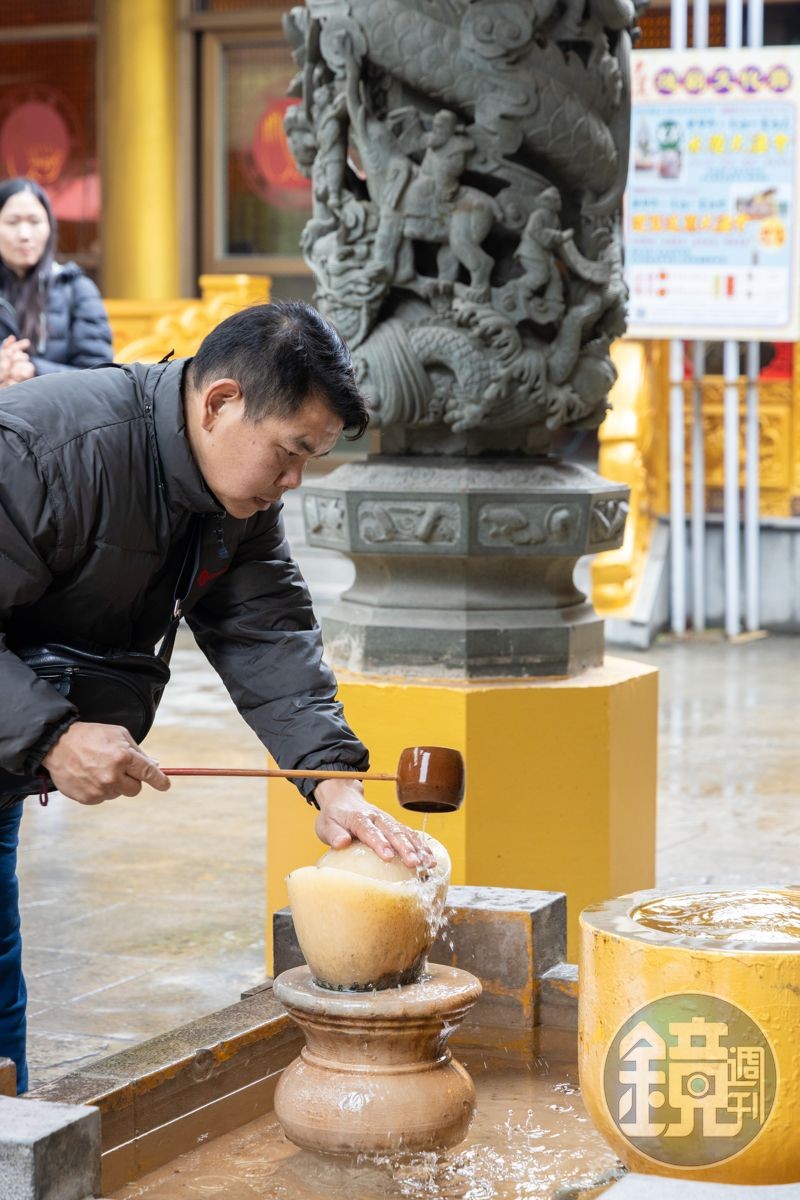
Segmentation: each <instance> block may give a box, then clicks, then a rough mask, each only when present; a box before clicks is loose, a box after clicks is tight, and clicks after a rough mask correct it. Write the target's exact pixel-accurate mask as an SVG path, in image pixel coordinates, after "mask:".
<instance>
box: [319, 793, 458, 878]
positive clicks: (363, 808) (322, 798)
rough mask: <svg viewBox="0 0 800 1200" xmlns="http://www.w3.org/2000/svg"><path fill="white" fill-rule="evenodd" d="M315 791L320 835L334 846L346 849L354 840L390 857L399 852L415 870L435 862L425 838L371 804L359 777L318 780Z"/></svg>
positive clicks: (408, 865)
mask: <svg viewBox="0 0 800 1200" xmlns="http://www.w3.org/2000/svg"><path fill="white" fill-rule="evenodd" d="M314 795H315V796H316V798H317V804H318V805H319V816H318V817H317V824H316V831H317V837H318V838H319V839H320V841H322V842H325V843H326V844H327V845H328V846H331V847H332V848H333V849H334V850H343V849H344V847H345V846H349V845H350V843H351V842H363V843H364V845H365V846H369V847H370V848H371V849H372V850H374V851H375V853H376V854H377V855H379V856H380V858H383V859H385V860H387V861H388V860H389V859H391V858H394V856H395V855H396V854H397V855H399V856H400V858H401V859H402V861H403V862H404V863H405V865H406V866H407V867H410V868H411V869H412V870H416V869H417V867H420V866H422V867H428V868H430V867H434V866H435V865H436V859H435V858H434V856H433V854H432V853H431V851H430V850H429V849H428V847H427V845H426V844H425V839H424V838H423V837H421V835H420V834H419V833H417V832H416V830H414V829H409V828H408V826H407V825H401V823H400V822H399V821H397V820H395V818H394V817H390V816H389V814H388V813H385V812H383V811H382V810H381V809H380V808H376V807H375V805H374V804H368V803H367V801H366V800H365V799H364V789H363V787H362V786H361V784H360V782H359V781H358V780H355V779H325V780H324V781H323V782H322V783H318V784H317V786H316V788H315V790H314Z"/></svg>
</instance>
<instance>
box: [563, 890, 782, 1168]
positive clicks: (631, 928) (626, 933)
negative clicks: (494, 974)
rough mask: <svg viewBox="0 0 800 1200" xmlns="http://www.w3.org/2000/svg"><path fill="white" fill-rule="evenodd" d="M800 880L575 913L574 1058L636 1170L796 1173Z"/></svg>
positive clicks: (619, 1149)
mask: <svg viewBox="0 0 800 1200" xmlns="http://www.w3.org/2000/svg"><path fill="white" fill-rule="evenodd" d="M798 1028H800V890H798V889H792V888H788V889H782V888H777V887H775V888H752V889H739V890H727V891H722V890H719V889H715V888H694V889H692V890H691V891H689V890H688V889H687V890H685V891H683V892H670V893H663V892H656V891H648V892H639V893H634V894H632V895H629V896H622V897H620V898H619V899H617V900H612V901H609V902H607V903H605V904H601V905H597V906H595V907H592V908H589V909H587V910H585V911H584V912H583V913H582V914H581V957H580V997H579V1060H580V1076H581V1088H582V1091H583V1098H584V1102H585V1104H586V1108H587V1110H588V1112H589V1115H590V1116H591V1118H592V1120H593V1121H594V1123H595V1125H596V1126H597V1127H598V1129H599V1130H600V1131H601V1132H602V1134H603V1136H604V1137H605V1138H606V1139H607V1141H608V1142H609V1143H610V1145H611V1146H612V1147H613V1149H614V1150H615V1152H616V1153H617V1154H619V1156H620V1158H621V1159H622V1160H623V1162H624V1163H625V1164H626V1165H627V1166H628V1167H629V1168H631V1169H632V1170H635V1171H643V1172H647V1173H650V1174H659V1175H669V1176H673V1177H676V1178H682V1179H696V1180H698V1181H708V1182H711V1181H713V1182H719V1183H736V1184H744V1185H755V1184H782V1183H795V1182H800V1139H798V1137H797V1113H798V1103H799V1102H800V1039H798V1037H797V1030H798Z"/></svg>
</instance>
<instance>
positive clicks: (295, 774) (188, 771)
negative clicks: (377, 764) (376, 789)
mask: <svg viewBox="0 0 800 1200" xmlns="http://www.w3.org/2000/svg"><path fill="white" fill-rule="evenodd" d="M160 769H161V772H162V774H163V775H219V776H223V777H225V778H234V779H235V778H252V779H370V780H375V779H377V780H380V781H381V782H382V783H395V782H396V781H397V776H396V775H377V774H374V773H370V772H368V771H281V770H278V769H275V770H268V769H266V768H265V769H262V770H253V769H251V768H249V767H248V768H241V767H161V768H160Z"/></svg>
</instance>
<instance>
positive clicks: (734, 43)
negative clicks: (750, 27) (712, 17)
mask: <svg viewBox="0 0 800 1200" xmlns="http://www.w3.org/2000/svg"><path fill="white" fill-rule="evenodd" d="M725 46H726V48H727V49H728V50H740V49H741V47H742V0H726V2H725Z"/></svg>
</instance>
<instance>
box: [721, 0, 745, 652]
mask: <svg viewBox="0 0 800 1200" xmlns="http://www.w3.org/2000/svg"><path fill="white" fill-rule="evenodd" d="M725 45H726V47H727V48H728V49H729V50H738V49H740V48H741V45H742V0H726V4H725ZM723 362H724V375H725V417H724V430H725V451H724V460H725V481H724V489H723V492H724V530H725V532H724V542H725V632H726V634H727V635H728V637H735V635H736V634H737V633H739V632H740V631H741V614H740V608H739V346H738V343H737V342H734V341H726V342H725V345H724V349H723Z"/></svg>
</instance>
